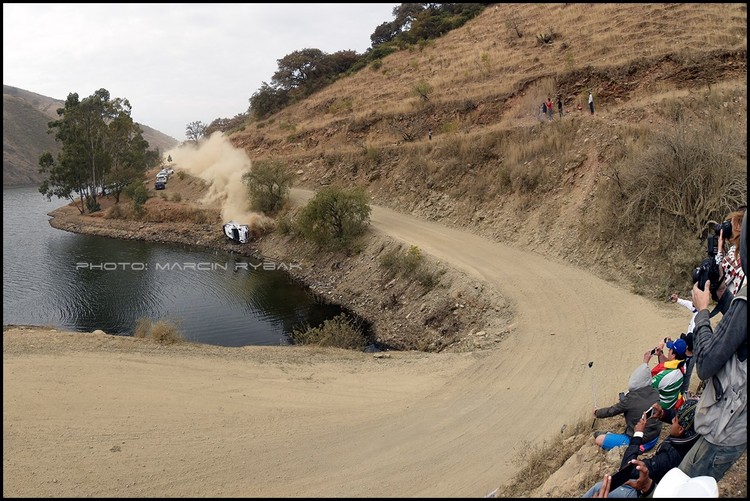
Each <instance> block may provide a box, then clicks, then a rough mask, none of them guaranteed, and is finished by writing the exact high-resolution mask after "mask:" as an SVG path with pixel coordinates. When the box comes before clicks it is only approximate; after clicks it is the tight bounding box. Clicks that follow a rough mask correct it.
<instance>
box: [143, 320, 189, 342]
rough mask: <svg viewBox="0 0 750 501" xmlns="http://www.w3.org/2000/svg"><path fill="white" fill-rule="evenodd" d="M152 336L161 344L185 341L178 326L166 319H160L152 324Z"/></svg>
mask: <svg viewBox="0 0 750 501" xmlns="http://www.w3.org/2000/svg"><path fill="white" fill-rule="evenodd" d="M150 335H151V338H152V339H153V340H154V341H156V342H157V343H160V344H174V343H179V342H182V341H184V337H183V335H182V333H181V332H180V331H179V329H177V326H176V325H174V324H172V323H169V322H167V321H165V320H159V321H158V322H156V323H155V324H154V325H152V326H151V332H150Z"/></svg>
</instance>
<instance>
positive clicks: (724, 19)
mask: <svg viewBox="0 0 750 501" xmlns="http://www.w3.org/2000/svg"><path fill="white" fill-rule="evenodd" d="M511 13H516V14H517V16H518V18H519V19H520V24H521V28H522V31H523V32H524V34H525V35H524V37H523V38H520V39H518V38H517V36H516V35H515V33H514V32H513V30H512V29H509V28H507V27H506V20H507V19H508V17H509V16H510V15H511ZM746 22H747V11H746V6H745V5H744V4H716V5H714V4H635V5H633V4H498V5H493V6H490V7H488V8H487V9H485V11H484V12H483V13H482V14H481V15H480V16H478V17H477V18H476V19H473V20H471V21H469V22H468V23H467V24H466V25H465V27H464V28H462V29H458V30H454V31H452V32H449V33H448V34H446V35H445V36H444V37H442V38H441V39H439V40H437V41H435V42H434V43H431V44H428V45H427V46H426V47H424V49H423V50H411V51H410V50H404V51H399V52H396V53H394V54H391V55H390V56H388V57H386V58H385V59H384V60H383V62H382V67H381V68H380V71H377V72H376V71H371V70H367V71H360V72H358V73H357V74H355V75H353V76H351V77H348V78H344V79H342V80H340V81H338V82H336V83H335V84H334V85H332V86H330V87H328V88H325V89H323V90H321V91H320V92H318V93H316V94H315V95H313V96H311V97H309V98H308V99H306V100H305V101H304V102H302V103H298V104H297V105H294V106H291V107H290V108H288V109H287V110H284V111H282V112H281V113H279V114H278V115H277V117H276V119H277V120H276V125H275V126H273V125H272V126H269V127H265V128H264V133H265V134H270V135H273V136H287V135H288V130H289V129H288V124H290V123H293V124H294V125H295V128H296V130H297V131H300V130H315V129H319V128H322V127H324V126H325V127H327V126H329V125H330V124H331V122H332V121H340V120H342V119H344V120H345V121H346V120H351V121H356V120H358V118H359V117H362V116H367V115H369V114H371V113H377V114H378V115H384V116H398V115H400V114H405V113H412V112H413V108H414V107H415V106H418V105H419V103H420V102H421V100H420V99H419V98H418V97H416V96H415V95H414V92H413V88H414V86H415V85H417V84H419V83H420V82H424V83H426V84H429V85H430V86H431V87H432V89H433V90H432V92H431V93H430V102H432V103H434V104H437V105H440V104H443V103H449V102H451V101H454V100H455V99H456V98H457V97H460V98H461V99H471V100H474V101H477V102H480V101H486V100H491V99H494V98H495V97H496V96H501V95H504V94H510V93H514V92H516V91H517V90H518V88H519V85H523V84H521V83H522V82H531V83H533V85H529V86H528V87H526V88H524V89H523V92H524V96H523V97H524V102H523V103H522V104H521V105H519V106H518V108H517V110H516V118H520V117H522V116H524V115H531V116H534V115H535V113H536V109H537V108H538V105H539V103H541V101H542V99H544V98H546V97H547V96H554V95H555V93H556V90H557V87H556V85H555V80H556V78H557V77H559V76H560V75H563V74H565V73H568V72H570V71H571V70H572V69H577V68H583V67H588V66H590V67H592V68H596V69H605V70H606V69H608V68H611V67H618V66H624V65H627V64H629V63H630V62H631V61H633V60H636V59H658V58H660V57H662V56H665V55H667V54H674V53H675V45H676V44H678V45H679V48H680V53H681V54H682V55H683V56H685V57H695V56H696V54H701V53H703V54H707V53H709V52H711V51H713V50H727V49H731V48H743V47H745V46H746V33H747V32H746ZM550 29H552V31H554V32H555V33H557V37H556V40H555V41H554V42H553V43H552V44H549V45H547V46H544V47H540V46H539V45H538V44H537V42H536V34H538V33H543V32H548V31H550ZM597 91H598V89H595V94H597ZM580 92H583V91H580ZM566 97H567V98H569V99H570V100H571V102H574V100H575V98H577V97H579V95H578V93H576V94H573V95H568V96H566ZM585 97H586V96H585V95H584V96H583V98H584V101H583V105H584V106H585V104H586V102H585ZM597 97H598V96H597ZM326 103H328V104H326ZM335 103H339V104H335ZM601 105H602V106H608V105H609V103H607V102H603V103H601ZM330 106H333V108H334V110H335V113H320V110H321V109H323V110H326V109H328V108H329V107H330ZM292 117H293V118H292ZM281 124H287V126H285V127H281ZM381 133H382V131H381Z"/></svg>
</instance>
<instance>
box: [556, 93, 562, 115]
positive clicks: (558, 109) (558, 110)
mask: <svg viewBox="0 0 750 501" xmlns="http://www.w3.org/2000/svg"><path fill="white" fill-rule="evenodd" d="M557 112H558V113H559V114H560V118H562V116H563V104H562V98H561V97H560V96H557Z"/></svg>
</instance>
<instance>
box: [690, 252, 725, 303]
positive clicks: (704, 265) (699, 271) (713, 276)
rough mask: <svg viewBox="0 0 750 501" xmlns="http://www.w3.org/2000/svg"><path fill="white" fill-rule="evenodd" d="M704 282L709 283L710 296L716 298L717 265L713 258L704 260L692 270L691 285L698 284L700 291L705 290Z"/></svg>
mask: <svg viewBox="0 0 750 501" xmlns="http://www.w3.org/2000/svg"><path fill="white" fill-rule="evenodd" d="M706 280H710V281H711V294H712V295H714V296H716V291H717V289H718V288H719V265H718V264H716V259H714V258H713V257H707V258H705V259H704V260H703V261H701V264H699V265H698V266H696V267H695V268H694V269H693V283H696V282H698V287H699V288H700V290H705V288H706Z"/></svg>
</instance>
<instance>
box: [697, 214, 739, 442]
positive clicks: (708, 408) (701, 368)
mask: <svg viewBox="0 0 750 501" xmlns="http://www.w3.org/2000/svg"><path fill="white" fill-rule="evenodd" d="M740 238H741V240H740V241H741V242H742V244H747V212H745V216H744V217H743V218H742V232H741V234H740ZM742 244H741V245H740V260H741V263H742V271H743V272H745V274H747V245H742ZM693 347H694V355H693V359H694V360H695V364H696V370H697V371H698V377H700V378H701V379H703V380H707V381H706V388H705V390H703V394H702V395H701V399H700V401H699V402H698V409H697V410H696V413H695V430H696V431H697V432H698V433H700V434H701V435H703V436H704V437H705V439H706V440H708V442H710V443H711V444H714V445H717V446H726V447H732V446H737V445H742V444H746V443H747V284H745V285H743V286H742V288H741V289H740V290H739V291H738V293H737V294H736V295H735V297H734V299H733V300H732V303H731V304H730V305H729V309H728V310H727V312H726V313H725V314H724V316H723V317H722V318H721V321H720V322H719V323H718V325H717V326H716V330H715V331H714V330H713V329H712V328H711V321H710V319H709V312H708V310H707V309H705V310H701V311H699V312H698V313H697V314H696V316H695V332H694V336H693Z"/></svg>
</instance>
